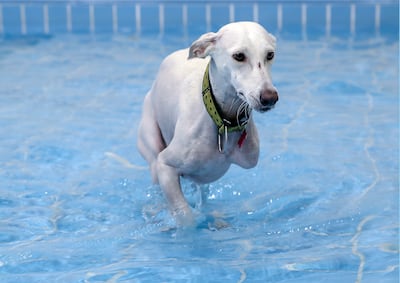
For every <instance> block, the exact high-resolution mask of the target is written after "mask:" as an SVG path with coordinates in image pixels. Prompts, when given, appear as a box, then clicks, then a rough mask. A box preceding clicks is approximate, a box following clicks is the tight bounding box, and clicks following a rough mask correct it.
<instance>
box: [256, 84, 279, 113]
mask: <svg viewBox="0 0 400 283" xmlns="http://www.w3.org/2000/svg"><path fill="white" fill-rule="evenodd" d="M278 100H279V97H278V91H277V90H276V88H274V87H273V88H267V89H264V90H263V91H261V94H260V103H261V109H260V111H262V112H265V111H268V110H270V109H272V108H274V106H275V104H276V102H277V101H278Z"/></svg>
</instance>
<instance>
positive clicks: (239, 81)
mask: <svg viewBox="0 0 400 283" xmlns="http://www.w3.org/2000/svg"><path fill="white" fill-rule="evenodd" d="M275 43H276V39H275V37H274V36H273V35H271V34H270V33H268V32H267V31H266V30H265V29H264V28H263V27H262V26H261V25H259V24H257V23H254V22H236V23H231V24H228V25H226V26H223V27H222V28H221V29H220V30H219V31H218V32H217V33H213V32H210V33H206V34H203V35H202V36H201V37H200V38H199V39H198V40H196V41H195V42H193V44H192V45H191V47H190V49H189V59H190V58H195V57H197V58H205V57H207V56H210V57H211V58H212V61H213V62H214V63H215V66H216V68H217V70H218V73H219V74H221V75H222V76H224V78H225V79H226V80H227V81H228V82H229V83H230V85H231V86H232V87H233V88H234V89H235V91H236V95H237V96H239V98H241V99H242V100H243V101H245V102H247V103H248V104H249V105H250V107H251V108H253V109H255V110H257V111H260V112H264V111H267V110H270V109H271V108H273V107H274V105H275V103H276V102H277V101H278V91H277V90H276V88H275V87H274V85H273V84H272V79H271V74H270V72H271V65H272V62H273V60H274V56H275V45H276V44H275Z"/></svg>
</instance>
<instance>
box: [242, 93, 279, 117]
mask: <svg viewBox="0 0 400 283" xmlns="http://www.w3.org/2000/svg"><path fill="white" fill-rule="evenodd" d="M237 95H238V97H239V98H240V99H241V100H242V101H243V102H245V103H246V104H247V106H248V107H249V108H250V109H254V110H255V111H257V112H260V113H265V112H268V111H270V110H272V109H274V108H275V103H272V104H266V105H263V104H262V103H261V101H258V100H257V99H254V98H253V99H252V97H250V101H248V100H247V98H246V96H245V95H244V93H243V92H238V93H237Z"/></svg>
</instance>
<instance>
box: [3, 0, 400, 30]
mask: <svg viewBox="0 0 400 283" xmlns="http://www.w3.org/2000/svg"><path fill="white" fill-rule="evenodd" d="M241 20H253V21H257V22H260V23H261V24H263V25H264V26H266V27H267V29H268V30H269V31H271V32H273V33H276V34H280V35H296V36H298V37H304V36H307V35H308V36H310V35H312V36H316V37H323V36H328V37H330V36H336V37H351V36H355V35H357V36H368V37H370V36H371V35H392V36H395V37H397V38H398V34H399V3H398V1H392V0H387V1H385V0H382V1H337V0H332V1H258V2H253V1H237V0H231V1H212V2H211V1H190V0H187V1H168V0H164V1H126V0H125V1H124V0H117V1H106V0H103V1H58V0H55V1H54V0H53V1H38V0H31V1H18V0H17V1H10V0H8V1H6V0H0V36H1V37H3V38H4V37H15V36H29V35H53V34H60V33H88V34H89V33H96V34H101V33H103V34H104V33H109V34H110V33H126V34H132V33H133V34H139V35H140V34H161V35H164V34H169V33H172V34H174V35H176V34H182V35H187V34H197V33H202V32H205V31H211V30H217V29H218V28H219V27H220V26H222V25H224V24H226V23H228V22H232V21H241Z"/></svg>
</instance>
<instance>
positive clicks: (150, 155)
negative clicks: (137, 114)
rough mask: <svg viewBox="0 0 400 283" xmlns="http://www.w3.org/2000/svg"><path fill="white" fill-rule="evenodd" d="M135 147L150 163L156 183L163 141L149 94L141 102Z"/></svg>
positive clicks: (163, 146) (163, 145)
mask: <svg viewBox="0 0 400 283" xmlns="http://www.w3.org/2000/svg"><path fill="white" fill-rule="evenodd" d="M137 147H138V149H139V152H140V154H141V155H142V156H143V158H144V159H146V160H147V162H148V163H149V165H150V171H151V175H152V179H153V183H155V184H158V177H157V165H156V163H157V157H158V154H159V153H160V152H161V151H162V150H164V148H165V142H164V139H163V137H162V135H161V131H160V128H159V126H158V124H157V121H156V119H155V116H154V111H153V107H152V105H151V99H150V96H149V95H146V97H145V99H144V104H143V114H142V119H141V121H140V124H139V133H138V141H137Z"/></svg>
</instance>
